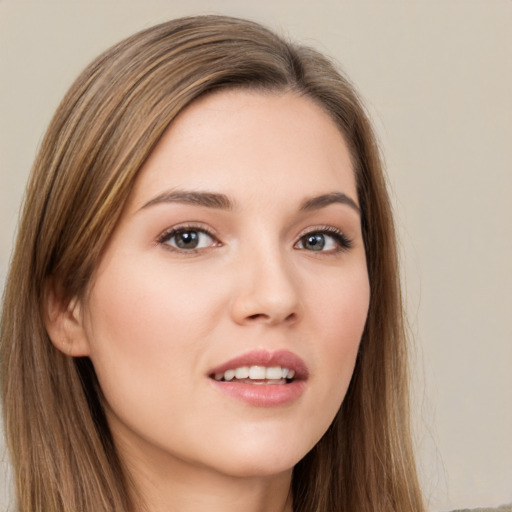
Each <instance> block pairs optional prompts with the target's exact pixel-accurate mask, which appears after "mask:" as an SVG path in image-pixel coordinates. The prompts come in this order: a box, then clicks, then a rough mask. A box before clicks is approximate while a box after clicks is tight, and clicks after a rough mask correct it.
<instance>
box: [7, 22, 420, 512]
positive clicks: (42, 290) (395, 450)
mask: <svg viewBox="0 0 512 512" xmlns="http://www.w3.org/2000/svg"><path fill="white" fill-rule="evenodd" d="M240 88H245V89H251V90H261V91H276V92H286V91H292V92H294V93H296V94H299V95H304V96H305V97H307V98H310V99H312V100H313V101H314V102H316V104H317V105H319V106H320V107H321V108H322V109H323V110H324V111H325V112H327V113H328V114H329V115H330V116H331V118H332V119H333V120H334V122H335V123H336V124H337V126H338V127H339V129H340V131H341V133H342V134H343V136H344V138H345V140H346V142H347V144H348V147H349V149H350V152H351V157H352V160H353V165H354V169H355V174H356V183H357V191H358V200H359V204H360V208H361V216H362V230H363V238H364V243H365V250H366V258H367V265H368V274H369V281H370V290H371V292H370V293H371V297H370V307H369V313H368V318H367V322H366V326H365V330H364V333H363V337H362V340H361V345H360V349H359V353H358V357H357V361H356V365H355V371H354V375H353V377H352V380H351V383H350V386H349V389H348V392H347V395H346V397H345V399H344V401H343V403H342V405H341V407H340V410H339V411H338V413H337V415H336V417H335V419H334V421H333V423H332V424H331V426H330V427H329V429H328V431H327V432H326V433H325V435H324V436H323V437H322V439H321V440H320V441H319V442H318V444H317V445H316V446H315V447H314V448H313V449H312V450H311V452H309V453H308V454H307V455H306V456H305V457H304V458H303V459H302V460H301V461H300V462H299V463H298V464H297V465H296V467H295V468H294V472H293V479H292V491H293V508H294V512H334V511H353V512H354V511H357V512H375V511H379V512H387V511H396V512H398V511H400V512H402V511H408V512H422V511H424V508H423V504H422V498H421V493H420V490H419V485H418V480H417V476H416V468H415V463H414V457H413V450H412V443H411V435H410V428H409V405H408V385H407V353H406V338H405V335H404V325H403V313H402V306H401V296H400V283H399V276H398V269H397V254H396V241H395V232H394V227H393V219H392V213H391V207H390V203H389V198H388V194H387V190H386V182H385V178H384V175H383V171H382V168H381V159H380V155H379V150H378V146H377V144H376V140H375V136H374V134H373V131H372V128H371V124H370V122H369V119H368V116H367V114H366V113H365V109H364V107H363V105H362V103H361V101H360V100H359V99H358V96H357V94H356V92H355V90H354V88H353V86H352V85H351V83H350V82H349V81H348V79H347V78H346V77H345V76H344V75H343V74H342V73H341V72H340V71H338V70H337V69H336V66H334V65H333V64H332V62H331V61H330V60H329V59H327V58H326V57H324V56H323V55H321V54H320V53H318V52H317V51H315V50H313V49H311V48H308V47H304V46H300V45H297V44H293V43H290V42H288V41H285V40H284V39H283V38H281V37H279V36H277V35H275V34H274V33H273V32H271V31H269V30H268V29H266V28H264V27H262V26H261V25H259V24H257V23H254V22H251V21H246V20H241V19H236V18H230V17H224V16H198V17H189V18H182V19H177V20H173V21H169V22H166V23H163V24H161V25H157V26H155V27H152V28H149V29H147V30H144V31H142V32H140V33H138V34H135V35H134V36H132V37H130V38H128V39H126V40H124V41H122V42H121V43H119V44H117V45H116V46H114V47H112V48H111V49H109V50H108V51H106V52H105V53H104V54H102V55H101V56H99V57H98V58H97V59H96V60H94V61H93V62H92V63H91V64H90V65H89V66H88V67H87V68H86V69H85V70H84V71H83V72H82V74H81V75H80V76H79V77H78V79H77V80H76V81H75V82H74V84H73V85H72V86H71V88H70V90H69V91H68V93H67V94H66V96H65V97H64V99H63V100H62V102H61V104H60V106H59V107H58V109H57V111H56V113H55V115H54V117H53V119H52V121H51V123H50V126H49V128H48V130H47V132H46V135H45V137H44V139H43V141H42V143H41V147H40V150H39V152H38V155H37V157H36V160H35V163H34V167H33V169H32V173H31V177H30V180H29V183H28V186H27V190H26V196H25V200H24V208H23V213H22V218H21V222H20V226H19V231H18V237H17V242H16V245H15V249H14V253H13V257H12V262H11V267H10V272H9V275H8V278H7V284H6V288H5V292H4V302H3V311H2V322H1V334H0V336H1V339H0V341H1V346H0V350H1V354H0V355H1V389H2V399H3V414H4V420H5V431H6V438H7V444H8V448H9V450H10V456H11V460H12V464H13V474H14V480H15V486H16V496H17V507H18V509H19V511H20V512H78V511H79V512H98V511H102V512H107V511H111V512H114V511H115V512H119V511H121V510H125V511H130V512H135V510H144V504H143V502H141V501H139V500H137V498H136V497H134V494H133V493H132V492H131V490H130V487H131V486H130V476H129V474H128V473H127V471H126V470H125V468H123V465H122V463H121V460H120V458H119V456H118V454H117V453H116V449H115V446H114V443H113V440H112V436H111V433H110V431H109V426H108V423H107V421H106V418H105V414H104V410H103V407H102V395H101V389H100V388H99V385H98V382H97V379H96V376H95V373H94V368H93V366H92V364H91V362H90V360H89V359H88V358H73V357H69V356H67V355H65V354H63V353H62V352H61V351H60V350H58V349H57V348H55V346H54V345H53V344H52V343H51V340H50V339H49V336H48V333H47V331H46V329H45V315H46V301H47V293H48V286H49V283H50V282H51V283H53V285H55V286H58V289H59V290H61V293H62V295H63V297H65V298H66V299H68V300H71V299H72V298H80V297H84V296H85V294H86V292H87V288H88V285H89V284H90V283H91V280H92V279H93V277H94V271H95V269H96V268H97V267H98V262H99V260H100V258H101V256H102V253H103V251H104V249H105V246H106V243H107V241H108V240H109V237H110V236H111V234H112V232H113V230H114V228H115V227H116V223H117V221H118V219H119V217H120V214H121V211H122V209H123V207H124V205H125V203H126V201H127V198H128V196H129V194H130V191H131V189H132V187H133V184H134V181H135V179H136V178H137V175H138V172H139V170H140V169H141V167H142V165H143V164H144V162H145V160H146V159H147V158H148V156H149V155H150V153H151V152H152V150H153V148H154V147H155V145H156V144H157V143H158V141H159V139H160V137H161V136H162V134H163V133H164V132H165V130H166V128H167V127H168V126H169V124H170V123H172V122H173V119H174V118H175V117H176V116H177V115H178V114H179V113H180V112H181V111H182V110H183V109H184V108H185V107H186V106H187V105H189V104H190V103H191V102H193V101H194V100H196V99H197V98H199V97H201V96H202V95H205V94H208V93H211V92H214V91H218V90H223V89H240Z"/></svg>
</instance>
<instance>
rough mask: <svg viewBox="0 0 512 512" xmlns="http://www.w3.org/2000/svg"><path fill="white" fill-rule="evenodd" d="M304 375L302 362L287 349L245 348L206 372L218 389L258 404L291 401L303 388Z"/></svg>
mask: <svg viewBox="0 0 512 512" xmlns="http://www.w3.org/2000/svg"><path fill="white" fill-rule="evenodd" d="M308 376H309V371H308V368H307V366H306V364H305V362H304V361H303V360H302V359H301V358H300V357H299V356H297V355H295V354H293V353H292V352H289V351H287V350H279V351H276V352H268V351H266V350H256V351H252V352H248V353H246V354H243V355H241V356H239V357H235V358H234V359H231V360H229V361H226V362H225V363H223V364H222V365H220V366H218V367H216V368H214V369H212V370H211V371H210V372H209V373H208V377H209V378H210V382H212V384H214V387H215V388H216V389H217V390H218V391H220V392H221V393H224V394H227V395H229V396H230V397H232V398H235V399H237V400H241V401H244V402H246V403H248V404H249V405H253V406H260V407H270V406H279V405H285V404H287V403H291V402H293V401H295V400H296V399H297V398H298V397H299V396H300V395H301V394H302V393H303V392H304V390H305V388H306V381H307V379H308Z"/></svg>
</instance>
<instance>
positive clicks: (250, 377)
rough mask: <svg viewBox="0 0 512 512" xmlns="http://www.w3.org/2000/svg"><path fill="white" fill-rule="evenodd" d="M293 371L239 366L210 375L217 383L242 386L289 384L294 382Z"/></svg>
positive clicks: (281, 368) (282, 368)
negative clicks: (239, 384) (236, 383)
mask: <svg viewBox="0 0 512 512" xmlns="http://www.w3.org/2000/svg"><path fill="white" fill-rule="evenodd" d="M294 377H295V370H293V369H290V368H286V367H281V366H259V365H253V366H239V367H237V368H229V369H227V370H225V371H224V372H217V373H214V374H212V375H210V378H213V379H215V380H216V381H218V382H233V383H235V382H240V383H244V384H259V385H261V384H274V385H275V384H289V383H291V382H293V381H294Z"/></svg>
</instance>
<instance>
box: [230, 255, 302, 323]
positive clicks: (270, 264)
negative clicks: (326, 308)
mask: <svg viewBox="0 0 512 512" xmlns="http://www.w3.org/2000/svg"><path fill="white" fill-rule="evenodd" d="M237 270H238V278H237V285H236V286H237V292H236V294H235V296H234V299H233V301H232V305H231V314H232V317H233V320H234V321H235V322H236V323H238V324H240V325H244V324H245V325H247V324H255V323H261V324H267V325H278V324H283V323H284V324H292V323H295V322H297V321H298V320H299V318H300V316H301V301H300V299H299V296H300V294H299V285H300V283H299V280H298V276H297V275H296V272H294V269H293V266H292V264H291V262H287V261H286V260H285V258H283V256H282V255H280V254H279V253H278V251H272V252H269V253H263V254H261V253H260V254H255V253H254V252H253V253H251V255H250V256H247V257H246V258H243V259H242V261H241V263H240V265H239V268H238V269H237Z"/></svg>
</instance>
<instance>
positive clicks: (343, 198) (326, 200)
mask: <svg viewBox="0 0 512 512" xmlns="http://www.w3.org/2000/svg"><path fill="white" fill-rule="evenodd" d="M336 203H340V204H346V205H347V206H350V207H351V208H352V209H353V210H355V211H356V212H357V213H359V214H361V210H360V208H359V206H358V205H357V203H356V202H355V201H354V200H353V199H352V198H350V197H349V196H347V195H346V194H343V193H342V192H330V193H329V194H322V195H320V196H315V197H311V198H308V199H306V200H304V201H303V203H302V204H301V206H300V211H312V210H320V209H321V208H325V207H326V206H329V205H331V204H336Z"/></svg>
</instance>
